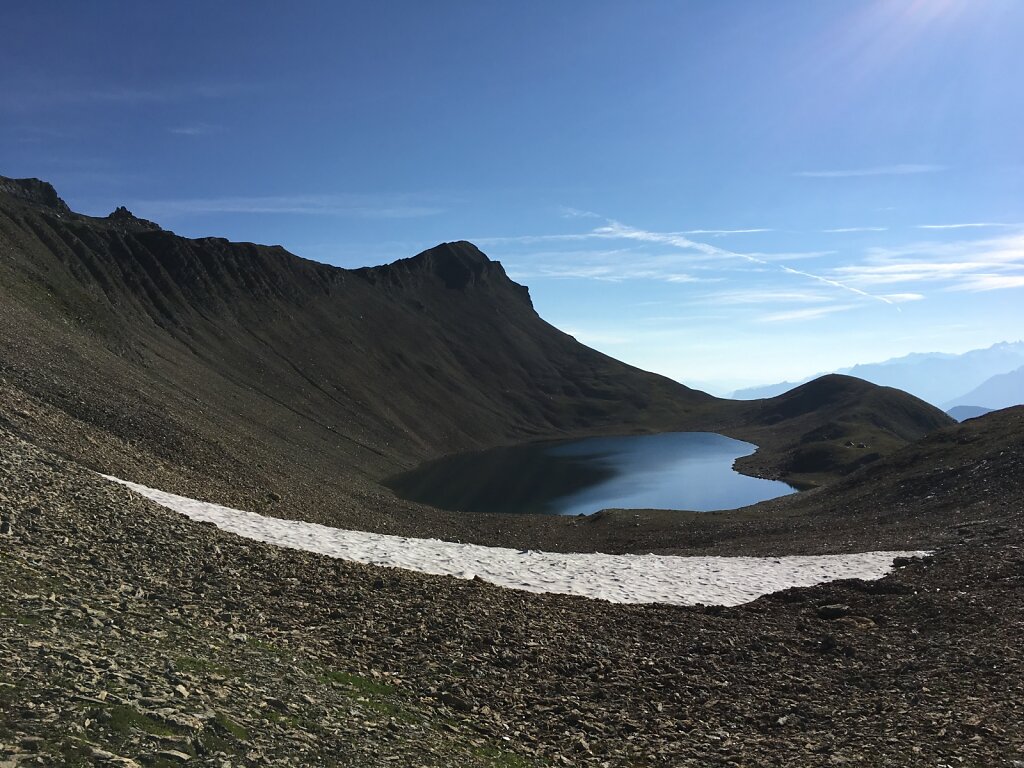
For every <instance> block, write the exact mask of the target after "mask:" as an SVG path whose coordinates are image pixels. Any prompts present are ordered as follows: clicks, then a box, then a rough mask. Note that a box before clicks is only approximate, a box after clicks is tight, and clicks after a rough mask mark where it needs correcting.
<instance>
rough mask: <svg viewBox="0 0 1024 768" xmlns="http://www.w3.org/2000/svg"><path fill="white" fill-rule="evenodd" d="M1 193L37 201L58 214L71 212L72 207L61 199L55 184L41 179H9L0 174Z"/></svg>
mask: <svg viewBox="0 0 1024 768" xmlns="http://www.w3.org/2000/svg"><path fill="white" fill-rule="evenodd" d="M0 193H6V194H8V195H11V196H12V197H15V198H17V199H19V200H24V201H26V202H30V203H35V204H36V205H39V206H42V207H44V208H48V209H50V210H51V211H54V212H56V213H58V214H70V213H71V209H70V208H68V205H67V203H65V202H64V201H63V200H61V198H60V196H59V195H58V194H57V190H56V189H54V188H53V185H52V184H50V183H49V182H46V181H41V180H40V179H9V178H7V177H6V176H0Z"/></svg>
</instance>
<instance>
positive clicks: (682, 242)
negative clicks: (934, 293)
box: [594, 221, 899, 309]
mask: <svg viewBox="0 0 1024 768" xmlns="http://www.w3.org/2000/svg"><path fill="white" fill-rule="evenodd" d="M594 231H595V232H596V233H601V234H606V235H608V236H615V237H620V238H624V239H632V240H640V241H643V242H655V243H665V244H666V245H672V246H675V247H676V248H681V249H684V250H691V251H696V252H697V253H702V254H705V255H709V256H717V257H720V258H722V259H742V260H744V261H747V262H749V263H752V264H759V265H761V266H764V267H769V268H771V269H773V270H781V271H782V272H785V273H786V274H789V275H793V276H797V277H803V278H806V279H808V280H814V281H817V282H819V283H822V284H824V285H829V286H832V287H833V288H837V289H840V290H843V291H846V292H848V293H853V294H856V295H858V296H861V297H863V298H866V299H872V300H874V301H879V302H882V303H883V304H890V305H893V306H896V305H895V303H894V302H892V301H889V300H888V299H886V298H885V297H884V296H878V295H875V294H872V293H868V292H867V291H864V290H862V289H860V288H857V287H855V286H852V285H849V284H847V283H845V282H843V281H842V280H839V279H835V278H832V277H826V276H824V275H818V274H814V273H812V272H806V271H804V270H801V269H795V268H793V267H790V266H787V265H785V264H779V263H773V262H771V261H768V260H767V259H762V258H759V257H757V256H753V255H751V254H749V253H741V252H738V251H729V250H726V249H724V248H719V247H718V246H714V245H711V244H709V243H702V242H700V241H696V240H691V239H689V238H687V237H685V236H684V235H678V234H674V233H662V232H649V231H646V230H641V229H634V228H632V227H628V226H626V225H624V224H620V223H619V222H616V221H613V222H611V223H609V224H608V225H607V226H605V227H599V228H598V229H595V230H594ZM896 308H897V309H899V307H898V306H897V307H896Z"/></svg>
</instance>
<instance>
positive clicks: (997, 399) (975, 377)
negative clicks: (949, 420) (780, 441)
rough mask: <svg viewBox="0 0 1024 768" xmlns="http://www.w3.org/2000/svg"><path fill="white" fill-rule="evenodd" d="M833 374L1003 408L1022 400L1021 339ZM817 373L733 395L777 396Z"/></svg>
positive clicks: (927, 397)
mask: <svg viewBox="0 0 1024 768" xmlns="http://www.w3.org/2000/svg"><path fill="white" fill-rule="evenodd" d="M836 373H845V374H848V375H850V376H856V377H857V378H860V379H864V380H866V381H870V382H872V383H874V384H879V385H881V386H886V387H895V388H897V389H902V390H903V391H904V392H909V393H910V394H912V395H915V396H917V397H919V398H921V399H922V400H924V401H926V402H929V403H932V404H933V405H936V406H939V407H942V408H944V409H949V408H952V407H954V406H958V405H973V406H980V407H983V408H988V409H990V410H994V409H998V408H1006V407H1008V406H1010V405H1016V404H1018V403H1022V402H1024V341H1013V342H1005V341H1004V342H1001V343H999V344H993V345H992V346H991V347H988V348H986V349H973V350H971V351H970V352H964V353H963V354H960V355H956V354H947V353H942V352H926V353H914V354H910V355H906V356H904V357H897V358H893V359H892V360H885V361H883V362H881V363H867V364H861V365H855V366H853V367H852V368H843V369H841V370H839V371H836ZM820 375H821V374H815V376H811V377H808V378H807V379H804V381H798V382H781V383H778V384H769V385H767V386H762V387H749V388H747V389H740V390H737V391H736V392H734V393H733V395H732V396H733V397H734V398H736V399H738V400H757V399H761V398H766V397H775V396H777V395H780V394H782V393H783V392H786V391H788V390H790V389H792V388H793V387H795V386H798V385H799V384H802V383H804V382H806V381H810V380H811V379H813V378H816V377H817V376H820Z"/></svg>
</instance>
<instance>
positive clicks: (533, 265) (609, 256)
mask: <svg viewBox="0 0 1024 768" xmlns="http://www.w3.org/2000/svg"><path fill="white" fill-rule="evenodd" d="M686 262H687V259H686V258H685V257H679V256H675V255H656V254H653V255H652V254H645V253H640V252H637V251H636V250H634V249H629V248H617V249H603V250H591V251H543V252H534V253H531V254H529V255H528V256H521V257H519V258H516V259H514V261H513V262H511V263H510V264H509V265H508V266H507V269H508V273H509V277H511V278H512V279H513V280H535V279H538V278H540V279H576V280H600V281H604V282H615V283H619V282H625V281H627V280H654V281H660V282H666V283H712V282H720V281H721V280H722V279H723V278H720V277H707V276H698V275H693V274H690V273H689V272H687V271H685V270H684V269H683V267H685V266H687V264H686ZM689 266H692V265H689Z"/></svg>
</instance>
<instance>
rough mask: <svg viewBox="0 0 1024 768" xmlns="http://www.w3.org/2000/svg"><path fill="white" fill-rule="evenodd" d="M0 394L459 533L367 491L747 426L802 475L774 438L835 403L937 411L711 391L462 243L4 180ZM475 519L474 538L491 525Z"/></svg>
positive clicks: (94, 436)
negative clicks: (289, 248) (175, 225)
mask: <svg viewBox="0 0 1024 768" xmlns="http://www.w3.org/2000/svg"><path fill="white" fill-rule="evenodd" d="M0 390H2V399H0V402H2V403H3V404H4V409H3V412H2V419H3V421H4V423H6V424H7V425H8V426H10V427H11V428H13V429H15V430H16V431H18V432H19V433H20V434H23V435H31V436H32V439H33V440H34V441H36V442H38V443H41V444H42V445H44V446H45V447H47V448H48V449H51V450H55V451H57V452H59V453H61V454H63V455H66V456H69V457H73V458H76V459H77V460H79V461H82V462H83V463H85V464H86V465H88V466H91V467H93V468H95V469H98V470H102V471H105V472H109V473H113V474H119V475H121V476H124V477H127V478H129V479H136V480H139V481H142V482H146V483H148V484H150V485H154V486H158V487H163V488H166V489H167V490H172V491H178V492H180V493H183V494H186V495H193V496H203V497H207V498H211V499H214V500H217V501H222V502H225V503H230V504H235V505H238V506H242V507H245V508H249V509H254V510H259V511H264V512H271V513H273V514H279V515H283V516H299V517H304V518H307V519H317V520H321V521H327V522H332V523H336V524H345V525H351V526H358V527H368V528H377V529H382V530H383V529H387V530H401V531H404V532H407V533H420V534H431V533H434V534H436V532H437V531H438V530H441V529H443V530H446V531H450V530H456V529H457V527H458V524H457V522H456V521H453V520H452V519H451V518H450V517H444V516H438V515H439V514H440V513H438V512H437V511H436V510H430V509H428V508H423V507H416V506H414V505H410V504H406V503H404V502H399V501H397V500H396V499H395V498H394V496H393V495H392V494H391V492H390V491H387V490H385V489H383V488H382V487H381V486H380V485H378V482H377V481H378V480H380V478H382V477H384V476H386V475H388V474H390V473H392V472H395V471H398V470H401V469H407V468H409V467H411V466H413V465H414V464H416V463H418V462H419V461H422V460H424V459H426V458H431V457H435V456H438V455H441V454H443V453H448V452H452V451H458V450H467V449H473V448H478V447H483V446H489V445H497V444H502V443H511V442H518V441H523V440H529V439H537V438H550V437H559V436H561V437H565V436H570V435H581V434H589V433H598V432H620V433H621V432H628V431H642V430H664V429H708V430H721V431H725V432H727V433H728V434H732V435H735V436H739V437H748V438H750V437H756V438H757V440H758V442H761V443H763V444H764V445H765V448H766V451H764V452H761V453H760V454H759V457H758V465H757V466H758V469H759V471H762V472H765V473H769V474H774V475H785V474H786V473H787V472H789V473H792V472H794V471H795V472H803V471H805V470H804V469H801V468H799V467H795V468H794V467H788V466H787V462H791V460H792V456H793V454H792V451H793V449H794V448H795V446H796V445H797V444H798V443H799V442H800V441H802V440H804V439H805V436H806V435H807V433H808V432H809V431H812V430H813V429H815V428H817V427H822V426H824V425H825V424H827V423H829V422H831V421H835V418H834V417H835V413H840V412H841V413H842V414H845V415H846V416H844V418H846V419H847V420H848V421H849V420H852V422H853V423H855V424H856V425H859V426H858V427H857V428H856V429H854V428H852V427H851V429H853V432H851V434H853V433H854V432H857V429H859V430H866V432H865V434H866V435H867V437H866V438H865V439H863V440H862V442H864V443H865V444H870V445H872V446H874V445H875V444H876V443H879V442H887V441H889V440H890V439H892V440H893V441H894V444H895V441H896V440H900V441H905V440H906V439H909V438H911V437H915V436H920V435H921V434H924V432H925V431H927V430H928V429H930V428H932V427H933V426H934V425H935V424H937V423H939V424H941V423H946V422H944V421H943V420H944V419H945V418H946V417H944V416H942V415H941V414H939V413H938V412H937V411H934V409H930V408H929V407H928V406H926V405H924V404H923V403H917V404H916V405H915V406H914V408H910V407H909V406H908V407H906V408H904V407H902V406H898V405H893V404H892V402H890V401H893V399H894V398H895V400H896V401H899V402H902V400H901V398H902V395H900V394H898V393H895V394H894V393H891V392H887V391H882V390H879V391H878V392H877V393H875V394H874V395H871V397H866V396H867V395H868V394H870V393H871V392H872V391H873V390H872V389H871V388H870V385H864V386H863V387H851V386H845V385H844V386H841V387H836V386H835V382H834V381H831V380H830V381H829V382H826V383H824V384H821V385H818V387H817V389H815V390H813V392H815V393H817V394H815V395H814V397H817V398H819V399H820V401H821V402H820V403H819V405H821V406H822V407H823V408H824V407H825V406H827V408H824V410H822V409H820V408H818V406H817V405H815V404H814V403H813V402H809V404H808V406H807V408H806V409H805V408H804V407H803V406H801V407H799V408H790V407H789V406H787V405H786V403H784V402H780V403H773V401H767V402H765V403H743V404H736V403H732V402H730V401H721V400H716V399H715V398H712V397H711V396H710V395H707V394H705V393H702V392H698V391H695V390H692V389H689V388H687V387H684V386H682V385H680V384H678V383H676V382H673V381H671V380H669V379H666V378H664V377H661V376H656V375H654V374H650V373H645V372H643V371H640V370H638V369H635V368H632V367H630V366H628V365H625V364H623V363H620V362H618V361H616V360H613V359H612V358H609V357H607V356H605V355H603V354H600V353H598V352H596V351H594V350H592V349H589V348H587V347H585V346H583V345H581V344H579V343H577V342H576V341H575V340H574V339H573V338H572V337H570V336H568V335H566V334H564V333H562V332H561V331H558V330H557V329H555V328H553V327H552V326H550V325H549V324H547V323H545V322H544V321H543V320H542V319H541V318H540V317H539V316H538V315H537V314H536V312H535V311H534V309H533V307H532V305H531V303H530V299H529V294H528V292H527V289H526V288H524V287H523V286H520V285H517V284H515V283H513V282H512V281H511V280H509V279H508V277H507V276H506V275H505V273H504V270H503V269H502V267H501V265H500V264H498V263H495V262H492V261H490V260H488V259H487V257H486V256H484V255H483V254H482V253H480V252H479V251H478V250H477V249H476V248H475V247H474V246H473V245H471V244H469V243H447V244H443V245H441V246H438V247H437V248H433V249H431V250H429V251H426V252H424V253H422V254H420V255H419V256H416V257H414V258H410V259H403V260H401V261H398V262H395V263H394V264H390V265H387V266H384V267H376V268H369V269H359V270H343V269H338V268H335V267H331V266H327V265H323V264H317V263H314V262H310V261H307V260H304V259H301V258H298V257H296V256H293V255H291V254H289V253H287V252H286V251H285V250H284V249H282V248H280V247H267V246H258V245H253V244H249V243H229V242H227V241H226V240H222V239H218V238H203V239H198V240H190V239H186V238H182V237H178V236H176V235H174V234H173V233H170V232H165V231H163V230H161V229H160V228H159V227H158V226H157V225H156V224H154V223H152V222H147V221H142V220H140V219H137V218H135V217H133V216H132V215H131V214H130V213H129V212H128V211H126V210H124V209H118V210H117V211H115V212H114V213H113V214H111V215H110V216H109V217H106V218H91V217H86V216H81V215H78V214H74V213H72V212H71V211H70V209H69V208H68V207H67V206H66V205H65V204H64V203H63V202H62V201H61V200H60V198H59V197H58V196H57V194H56V192H54V191H53V189H52V188H51V187H50V186H49V185H47V184H45V183H44V182H39V181H36V180H28V181H25V180H11V179H4V180H2V184H0ZM832 390H834V391H832ZM830 391H831V392H832V394H831V395H827V392H830ZM812 399H813V398H812ZM786 402H789V401H786ZM787 408H788V410H787ZM915 408H916V409H917V410H915ZM780 409H781V410H780ZM837 409H838V410H837ZM858 409H859V410H858ZM833 411H835V413H833ZM936 414H938V415H936ZM889 419H896V420H897V421H898V423H890V422H889V421H888V420H889ZM843 434H844V435H845V434H846V433H845V432H844V433H843ZM857 434H860V433H859V432H857ZM830 435H831V433H830ZM830 435H826V436H825V437H824V439H826V440H827V441H833V442H834V441H835V440H836V439H838V438H836V437H833V436H830ZM876 435H877V436H878V439H877V440H876V439H875V436H876ZM900 444H902V443H900ZM843 458H844V460H845V459H846V458H847V457H846V456H845V455H844V456H843ZM833 469H835V468H834V467H833ZM828 471H829V468H828V467H825V466H823V465H822V466H818V465H816V466H815V467H814V472H815V473H817V475H816V477H817V476H818V475H820V476H822V477H824V475H825V473H827V472H828ZM476 524H477V523H474V524H473V525H476ZM479 525H480V526H483V528H481V529H480V530H478V531H476V533H475V534H473V535H478V536H484V535H485V533H484V529H490V528H494V524H493V522H483V523H479ZM522 525H523V526H524V528H526V527H529V525H533V523H530V524H529V525H528V524H526V523H523V524H522ZM453 526H454V527H453Z"/></svg>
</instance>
